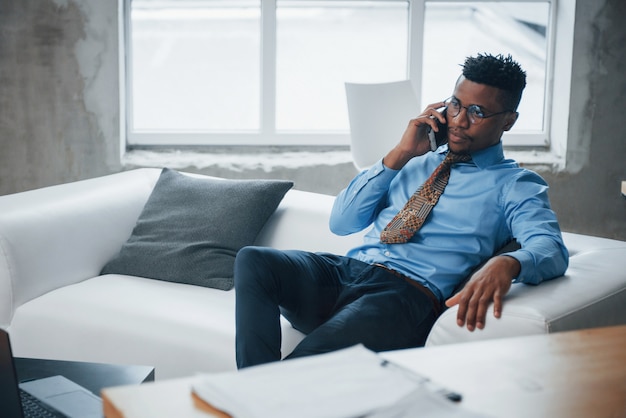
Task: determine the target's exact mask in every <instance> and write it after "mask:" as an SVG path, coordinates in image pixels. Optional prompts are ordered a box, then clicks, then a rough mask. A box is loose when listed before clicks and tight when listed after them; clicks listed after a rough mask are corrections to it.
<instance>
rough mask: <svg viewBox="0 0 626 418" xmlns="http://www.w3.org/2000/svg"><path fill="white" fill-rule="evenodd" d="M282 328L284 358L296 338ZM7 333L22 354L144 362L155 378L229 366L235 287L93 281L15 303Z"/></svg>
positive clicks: (110, 277) (132, 280)
mask: <svg viewBox="0 0 626 418" xmlns="http://www.w3.org/2000/svg"><path fill="white" fill-rule="evenodd" d="M282 325H283V327H282V328H283V330H282V331H283V353H285V354H288V353H289V352H291V351H292V350H293V348H294V347H295V345H296V344H297V343H298V342H299V341H300V340H301V339H302V334H300V333H299V332H298V331H296V330H295V329H293V328H292V327H291V325H290V324H289V323H288V322H287V321H286V320H285V319H284V318H283V319H282ZM10 331H11V339H12V343H13V346H14V351H15V355H16V356H21V357H41V358H53V359H59V360H75V361H91V362H103V363H117V364H138V365H149V366H153V367H155V372H156V376H157V378H158V379H162V378H172V377H180V376H189V375H192V374H194V373H196V372H215V371H227V370H234V369H235V368H236V364H235V294H234V290H231V291H226V292H225V291H222V290H216V289H212V288H206V287H199V286H193V285H185V284H176V283H170V282H165V281H158V280H150V279H144V278H140V277H133V276H124V275H107V276H99V277H95V278H92V279H89V280H86V281H84V282H81V283H77V284H74V285H70V286H65V287H62V288H60V289H57V290H54V291H52V292H49V293H47V294H45V295H43V296H41V297H39V298H36V299H34V300H31V301H30V302H28V303H25V304H24V305H22V306H20V307H19V308H18V309H17V310H16V312H15V316H14V318H13V322H12V324H11V329H10Z"/></svg>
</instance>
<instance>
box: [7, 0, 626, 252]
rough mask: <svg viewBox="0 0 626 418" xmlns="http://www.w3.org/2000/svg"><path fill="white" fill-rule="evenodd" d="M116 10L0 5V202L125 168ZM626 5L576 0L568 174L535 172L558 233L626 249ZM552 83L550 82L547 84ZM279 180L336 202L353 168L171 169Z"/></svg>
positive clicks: (80, 0) (87, 3) (13, 1)
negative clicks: (624, 191) (547, 191)
mask: <svg viewBox="0 0 626 418" xmlns="http://www.w3.org/2000/svg"><path fill="white" fill-rule="evenodd" d="M118 16H119V4H118V3H117V0H115V1H114V0H108V1H103V0H74V1H71V0H65V1H63V0H57V1H52V0H2V1H1V2H0V194H7V193H14V192H19V191H23V190H29V189H34V188H38V187H42V186H48V185H53V184H59V183H64V182H68V181H73V180H79V179H84V178H90V177H94V176H99V175H104V174H108V173H113V172H117V171H121V170H127V169H131V168H134V167H135V166H136V163H128V164H122V163H121V162H120V145H119V144H120V120H121V119H120V117H121V115H120V106H119V102H120V99H119V94H118V91H119V86H120V77H119V55H118V54H119V31H118V27H119V21H118ZM624 21H626V2H624V1H623V0H594V1H592V0H578V6H577V10H576V28H575V40H574V74H573V79H572V95H571V101H570V106H569V109H563V110H562V111H564V112H569V115H570V122H569V128H570V138H569V141H568V159H569V160H568V161H571V163H569V165H568V167H567V168H566V170H564V171H562V172H558V173H554V172H542V173H541V174H542V175H543V176H544V177H545V178H546V180H547V181H548V183H549V184H550V186H551V199H552V204H553V207H554V209H555V211H556V212H557V215H558V217H559V219H560V221H561V225H562V227H563V229H564V230H567V231H572V232H579V233H586V234H591V235H597V236H605V237H611V238H617V239H622V240H626V199H624V198H623V197H621V196H620V193H619V189H620V182H621V180H626V164H624V160H625V159H626V141H625V140H624V136H623V131H624V129H623V122H622V121H623V119H624V116H622V114H623V113H624V111H625V108H624V105H626V100H625V99H624V98H625V97H626V91H625V86H626V69H625V68H624V66H625V64H626V62H625V60H624V56H625V54H624V49H625V45H626V36H625V35H626V31H625V27H624V24H623V22H624ZM557 77H558V75H557ZM177 168H181V169H186V170H187V171H194V172H202V173H206V174H210V175H216V176H222V177H229V178H252V177H259V178H270V177H271V178H289V179H292V180H294V181H295V182H296V187H297V188H298V189H301V190H311V191H316V192H323V193H330V194H334V193H337V192H338V191H339V190H341V189H342V188H343V187H344V186H345V185H346V184H347V182H348V181H349V180H350V179H351V178H352V177H353V176H354V174H355V173H356V170H355V169H354V167H353V166H352V164H351V163H349V162H346V161H343V162H339V163H334V164H328V163H324V162H321V163H320V164H310V163H308V164H306V165H303V166H300V167H293V166H292V165H289V164H284V165H281V164H280V163H278V164H274V165H273V166H272V168H271V169H269V170H268V169H265V168H259V167H252V168H250V169H241V168H240V167H230V168H229V167H228V166H225V165H223V164H213V165H208V166H203V167H202V168H198V166H191V165H190V166H189V167H177Z"/></svg>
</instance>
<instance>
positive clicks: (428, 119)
mask: <svg viewBox="0 0 626 418" xmlns="http://www.w3.org/2000/svg"><path fill="white" fill-rule="evenodd" d="M443 106H444V102H438V103H432V104H430V105H428V106H427V107H426V110H424V112H422V114H421V115H419V116H418V117H416V118H415V119H411V121H410V122H409V125H408V126H407V128H406V130H405V131H404V134H402V138H401V139H400V142H399V143H398V145H396V146H395V147H394V148H393V149H392V150H391V151H389V153H388V154H387V155H386V156H385V158H383V164H385V166H387V167H389V168H391V169H393V170H399V169H401V168H402V167H404V165H405V164H406V163H407V162H409V160H410V159H411V158H413V157H417V156H419V155H423V154H426V153H427V152H428V151H430V141H429V140H428V130H429V129H433V130H435V131H437V129H438V127H437V122H436V121H435V118H436V119H438V120H439V122H440V123H443V124H445V123H446V118H445V116H443V115H442V114H441V113H440V112H439V111H437V109H438V108H441V107H443Z"/></svg>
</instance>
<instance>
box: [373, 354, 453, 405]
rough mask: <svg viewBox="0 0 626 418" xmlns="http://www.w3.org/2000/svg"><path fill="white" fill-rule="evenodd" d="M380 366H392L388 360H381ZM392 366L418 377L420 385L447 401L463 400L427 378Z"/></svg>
mask: <svg viewBox="0 0 626 418" xmlns="http://www.w3.org/2000/svg"><path fill="white" fill-rule="evenodd" d="M380 365H381V366H382V367H387V366H389V365H392V363H391V362H390V361H389V360H386V359H383V360H381V362H380ZM393 366H395V367H398V368H399V369H401V370H403V371H405V372H407V373H410V374H411V376H413V377H419V378H420V379H421V380H420V383H423V384H426V385H428V386H430V389H431V390H432V391H433V392H435V393H438V394H440V395H443V396H445V397H446V398H447V399H448V400H450V401H452V402H461V401H462V400H463V395H461V394H460V393H458V392H454V391H451V390H448V389H446V388H444V387H443V386H440V385H437V384H435V383H433V381H432V380H430V379H429V378H427V377H423V376H419V375H417V374H416V373H414V372H412V371H410V370H407V369H405V368H403V367H400V366H398V365H396V364H393Z"/></svg>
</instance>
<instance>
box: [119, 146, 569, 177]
mask: <svg viewBox="0 0 626 418" xmlns="http://www.w3.org/2000/svg"><path fill="white" fill-rule="evenodd" d="M505 156H506V157H507V158H511V159H514V160H516V161H517V162H518V163H519V164H520V165H521V166H523V167H526V168H528V169H531V170H534V171H537V172H557V171H560V170H562V169H564V167H565V159H564V158H562V157H558V156H556V155H554V154H552V153H550V152H547V151H538V150H528V151H520V150H505ZM340 164H352V156H351V154H350V150H345V149H336V150H323V151H320V150H310V151H307V150H304V151H283V150H280V149H275V150H267V151H261V152H250V151H245V152H239V151H236V150H233V149H232V148H231V149H230V150H221V151H219V152H206V151H196V150H131V151H127V152H126V153H125V154H124V156H123V158H122V165H123V166H124V167H131V166H132V167H169V168H173V169H185V168H187V167H195V168H197V169H205V168H210V167H217V168H221V169H227V170H231V171H237V172H242V171H246V170H263V171H265V172H271V171H273V170H276V169H297V168H305V167H315V166H335V165H340Z"/></svg>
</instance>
